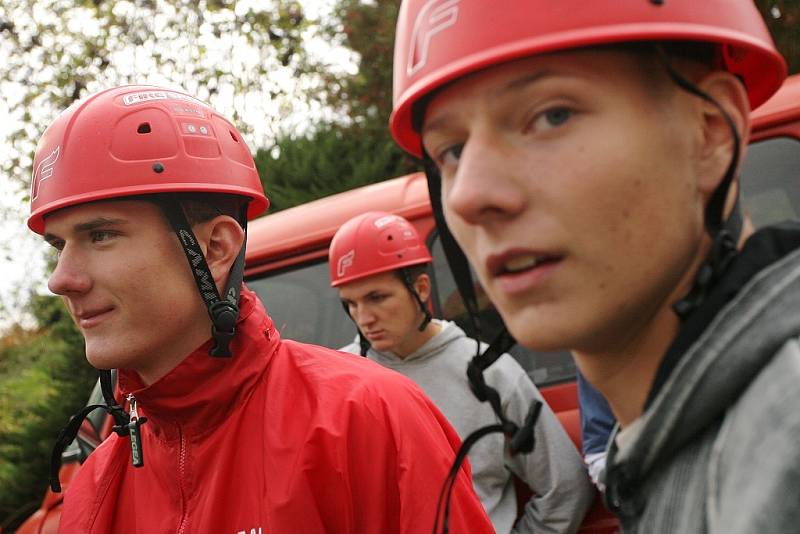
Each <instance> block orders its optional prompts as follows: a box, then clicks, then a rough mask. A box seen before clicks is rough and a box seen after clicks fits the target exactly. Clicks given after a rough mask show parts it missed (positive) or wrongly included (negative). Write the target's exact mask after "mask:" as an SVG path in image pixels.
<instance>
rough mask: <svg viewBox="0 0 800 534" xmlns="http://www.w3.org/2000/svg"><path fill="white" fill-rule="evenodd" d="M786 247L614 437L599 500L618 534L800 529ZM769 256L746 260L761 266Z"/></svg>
mask: <svg viewBox="0 0 800 534" xmlns="http://www.w3.org/2000/svg"><path fill="white" fill-rule="evenodd" d="M794 232H795V233H794V236H793V238H792V239H793V240H794V242H795V243H798V242H800V239H798V235H800V231H798V230H797V226H795V230H794ZM786 235H789V234H786ZM766 237H767V238H769V234H767V235H766ZM761 238H762V240H763V238H764V235H762V236H761ZM751 239H752V238H751ZM767 240H768V241H769V239H767ZM748 243H749V242H748ZM792 246H794V247H795V248H793V249H791V250H788V251H787V250H782V251H781V252H780V253H779V254H778V256H779V257H778V258H777V259H776V260H775V261H771V262H769V263H768V265H766V266H765V267H763V268H761V267H759V268H758V269H755V268H752V269H751V270H753V271H755V274H753V275H752V276H749V275H748V276H747V277H746V281H745V282H744V283H743V284H741V289H739V290H737V291H735V292H734V293H735V294H734V295H733V296H731V298H730V300H728V301H727V302H726V303H725V304H724V305H722V306H719V311H718V312H716V313H713V314H712V315H713V319H710V322H709V323H708V325H707V326H706V327H705V328H702V329H698V330H701V332H700V333H699V334H698V335H697V337H696V340H695V341H694V342H693V343H691V344H689V348H688V350H686V352H685V354H683V355H682V356H681V357H680V358H679V359H678V360H677V363H676V364H675V366H674V368H673V369H672V370H671V371H670V372H669V374H668V375H667V378H666V379H665V381H664V382H663V386H661V387H660V389H658V392H657V393H656V394H655V395H653V396H652V399H651V401H650V403H649V405H648V407H647V409H646V410H645V412H644V414H643V415H642V416H641V417H640V418H639V419H638V420H637V421H635V422H634V423H633V424H632V425H629V427H628V428H627V429H626V430H625V432H624V439H619V438H620V436H619V435H617V438H615V439H612V440H611V445H610V450H609V457H608V463H607V471H606V483H607V490H606V499H607V501H608V503H609V505H610V506H611V507H612V509H614V511H615V512H616V513H617V515H618V516H619V517H620V519H621V522H622V525H623V530H624V532H626V533H641V534H658V533H670V534H695V533H708V534H791V533H798V532H800V341H799V340H798V334H800V250H798V249H797V248H796V245H795V244H792ZM768 248H769V247H767V249H768ZM767 249H762V250H760V252H758V253H755V252H753V251H752V250H750V251H749V259H748V254H745V262H750V263H754V262H755V263H758V261H761V262H762V263H764V262H763V261H762V260H758V258H760V257H763V256H764V254H765V250H767ZM738 261H739V260H737V262H738ZM739 263H741V262H739ZM740 266H741V265H740ZM679 335H680V334H679Z"/></svg>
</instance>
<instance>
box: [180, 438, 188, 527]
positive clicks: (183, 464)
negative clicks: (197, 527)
mask: <svg viewBox="0 0 800 534" xmlns="http://www.w3.org/2000/svg"><path fill="white" fill-rule="evenodd" d="M178 433H179V434H180V437H181V448H180V453H179V456H178V487H179V488H180V490H181V522H180V524H179V526H178V534H185V532H186V519H187V516H188V514H189V511H188V505H187V503H186V490H185V488H184V481H185V478H186V439H185V438H184V436H183V429H182V428H181V427H180V426H178Z"/></svg>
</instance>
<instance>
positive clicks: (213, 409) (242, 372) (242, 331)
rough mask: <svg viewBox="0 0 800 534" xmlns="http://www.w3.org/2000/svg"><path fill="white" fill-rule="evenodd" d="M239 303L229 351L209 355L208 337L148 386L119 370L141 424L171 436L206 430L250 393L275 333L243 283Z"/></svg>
mask: <svg viewBox="0 0 800 534" xmlns="http://www.w3.org/2000/svg"><path fill="white" fill-rule="evenodd" d="M240 309H241V311H240V314H239V321H238V323H237V326H236V335H235V337H234V339H233V342H232V344H231V349H232V352H233V356H232V357H230V358H214V357H211V356H209V354H208V351H209V349H210V347H211V343H212V340H211V339H209V340H208V341H207V342H206V343H204V344H203V345H202V346H200V347H199V348H198V349H196V350H195V351H194V352H192V353H191V354H189V355H188V356H187V357H186V358H185V359H184V360H183V361H182V362H181V363H180V364H178V365H177V366H176V367H175V368H174V369H173V370H172V371H170V372H169V373H167V374H166V375H164V376H163V377H161V378H160V379H159V380H158V381H156V382H154V383H153V384H151V385H150V386H144V384H143V383H142V381H141V379H140V378H139V376H138V375H137V374H136V372H134V371H131V370H121V371H120V373H119V385H120V390H121V392H122V394H123V398H124V397H125V396H127V394H128V393H133V395H134V396H135V397H136V400H137V403H138V408H139V415H140V416H141V415H145V416H147V417H148V424H147V426H149V427H151V428H153V429H154V430H155V432H156V434H162V433H163V435H164V437H165V438H166V439H173V438H174V437H176V436H177V435H178V433H179V432H180V430H181V429H183V430H185V431H189V432H204V431H207V430H210V429H212V428H214V427H216V426H218V425H219V424H220V423H221V422H222V421H223V420H224V419H225V417H226V416H227V415H228V414H229V413H231V411H232V410H234V409H235V407H236V405H238V404H241V403H242V402H244V401H245V400H246V399H247V398H248V397H249V396H250V394H251V393H252V391H253V389H254V387H255V385H256V384H257V382H258V380H259V378H260V377H261V376H262V375H263V373H264V372H265V371H266V369H267V366H268V364H269V361H270V359H271V358H272V355H273V353H274V352H275V350H276V348H277V346H278V344H279V342H280V336H279V335H278V332H277V331H276V330H275V326H274V324H273V322H272V320H271V319H270V317H269V316H268V315H267V312H266V310H265V309H264V307H263V306H262V304H261V302H260V301H259V300H258V297H257V296H256V295H255V293H253V292H252V291H250V290H249V289H247V288H246V287H243V288H242V293H241V297H240Z"/></svg>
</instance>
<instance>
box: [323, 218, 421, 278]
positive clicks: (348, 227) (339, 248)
mask: <svg viewBox="0 0 800 534" xmlns="http://www.w3.org/2000/svg"><path fill="white" fill-rule="evenodd" d="M328 259H329V262H328V268H329V269H330V275H331V287H339V286H340V285H343V284H347V283H350V282H353V281H355V280H359V279H361V278H366V277H368V276H372V275H375V274H379V273H384V272H387V271H393V270H395V269H400V268H402V267H410V266H412V265H420V264H423V263H430V262H431V261H432V258H431V253H430V252H429V251H428V247H427V246H425V243H424V242H423V241H422V239H420V237H419V234H418V233H417V230H416V229H415V228H414V227H413V226H412V225H411V223H409V222H408V221H407V220H406V219H404V218H403V217H400V216H399V215H393V214H391V213H386V212H382V211H371V212H368V213H364V214H363V215H359V216H357V217H353V218H352V219H350V220H349V221H347V222H346V223H344V224H343V225H342V226H341V227H340V228H339V230H338V231H337V232H336V235H334V236H333V240H332V241H331V246H330V249H329V250H328Z"/></svg>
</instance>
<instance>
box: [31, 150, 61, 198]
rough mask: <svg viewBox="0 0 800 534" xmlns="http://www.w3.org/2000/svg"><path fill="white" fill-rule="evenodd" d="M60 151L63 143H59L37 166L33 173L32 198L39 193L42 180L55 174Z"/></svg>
mask: <svg viewBox="0 0 800 534" xmlns="http://www.w3.org/2000/svg"><path fill="white" fill-rule="evenodd" d="M60 153H61V145H58V146H57V147H56V148H55V149H54V150H53V151H52V152H51V153H50V155H49V156H47V157H46V158H44V159H43V160H42V161H40V162H39V165H37V166H36V170H35V171H34V173H33V180H32V181H31V200H33V199H35V198H36V197H37V196H38V195H39V186H40V184H41V183H42V181H44V180H46V179H47V178H50V177H51V176H53V169H54V168H55V166H56V161H58V155H59V154H60Z"/></svg>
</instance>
